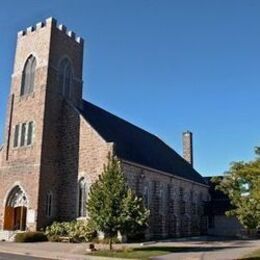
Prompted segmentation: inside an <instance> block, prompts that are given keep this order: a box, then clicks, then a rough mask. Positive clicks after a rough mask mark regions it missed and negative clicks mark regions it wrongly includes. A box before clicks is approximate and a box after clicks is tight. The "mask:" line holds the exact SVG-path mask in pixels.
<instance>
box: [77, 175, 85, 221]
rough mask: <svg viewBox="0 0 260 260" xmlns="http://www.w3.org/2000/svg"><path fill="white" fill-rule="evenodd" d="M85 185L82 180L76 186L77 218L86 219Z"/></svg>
mask: <svg viewBox="0 0 260 260" xmlns="http://www.w3.org/2000/svg"><path fill="white" fill-rule="evenodd" d="M86 203H87V184H86V181H85V179H84V178H82V179H80V180H79V184H78V217H86V212H87V211H86V206H87V205H86Z"/></svg>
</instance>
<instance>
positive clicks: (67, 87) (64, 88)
mask: <svg viewBox="0 0 260 260" xmlns="http://www.w3.org/2000/svg"><path fill="white" fill-rule="evenodd" d="M72 78H73V74H72V68H71V64H70V62H69V60H68V59H64V60H63V61H62V62H61V64H60V68H59V87H60V90H61V92H62V95H63V96H64V97H68V98H69V97H70V95H71V84H72Z"/></svg>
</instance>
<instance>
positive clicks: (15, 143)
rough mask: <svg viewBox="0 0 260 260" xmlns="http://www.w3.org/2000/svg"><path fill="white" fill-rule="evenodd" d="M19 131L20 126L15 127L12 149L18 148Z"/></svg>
mask: <svg viewBox="0 0 260 260" xmlns="http://www.w3.org/2000/svg"><path fill="white" fill-rule="evenodd" d="M19 130H20V125H16V126H15V129H14V147H17V146H18V141H19Z"/></svg>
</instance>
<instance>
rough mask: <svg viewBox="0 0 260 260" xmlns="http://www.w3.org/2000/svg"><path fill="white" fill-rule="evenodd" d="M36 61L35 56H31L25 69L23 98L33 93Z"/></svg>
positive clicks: (22, 88)
mask: <svg viewBox="0 0 260 260" xmlns="http://www.w3.org/2000/svg"><path fill="white" fill-rule="evenodd" d="M35 68H36V59H35V57H34V56H32V55H31V56H30V57H29V58H28V59H27V61H26V63H25V65H24V69H23V76H22V86H21V96H23V95H26V94H29V93H31V92H33V89H34V78H35Z"/></svg>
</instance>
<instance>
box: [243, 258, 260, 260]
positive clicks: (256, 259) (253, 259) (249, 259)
mask: <svg viewBox="0 0 260 260" xmlns="http://www.w3.org/2000/svg"><path fill="white" fill-rule="evenodd" d="M239 260H260V257H246V258H245V257H244V258H239Z"/></svg>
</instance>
